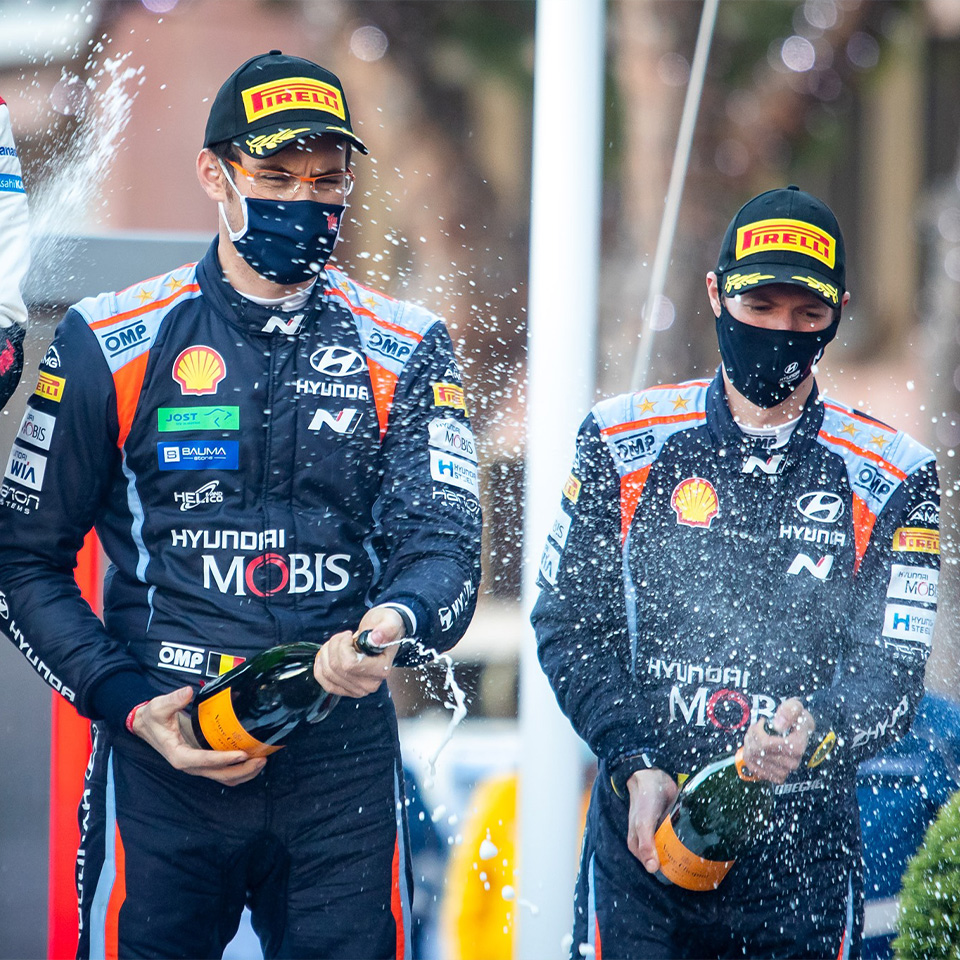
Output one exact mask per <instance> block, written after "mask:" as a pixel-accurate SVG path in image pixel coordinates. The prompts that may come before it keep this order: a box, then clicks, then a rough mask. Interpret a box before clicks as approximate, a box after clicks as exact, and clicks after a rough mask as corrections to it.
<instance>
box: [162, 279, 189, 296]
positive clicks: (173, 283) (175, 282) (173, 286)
mask: <svg viewBox="0 0 960 960" xmlns="http://www.w3.org/2000/svg"><path fill="white" fill-rule="evenodd" d="M185 283H186V280H180V279H178V278H177V277H171V278H170V279H169V280H168V281H167V283H166V286H168V287H169V288H170V292H171V293H176V292H177V291H178V290H179V289H180V288H181V287H182V286H183V285H184V284H185Z"/></svg>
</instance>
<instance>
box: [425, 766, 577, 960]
mask: <svg viewBox="0 0 960 960" xmlns="http://www.w3.org/2000/svg"><path fill="white" fill-rule="evenodd" d="M516 819H517V778H516V775H515V774H513V773H509V774H503V775H501V776H497V777H494V778H492V779H490V780H487V781H485V782H484V783H481V784H480V785H479V786H478V787H477V788H476V790H475V791H474V793H473V796H472V797H471V804H470V812H469V814H468V815H467V817H466V818H465V820H464V823H463V834H462V836H463V842H462V843H460V844H458V845H456V846H454V848H453V851H452V853H451V855H450V862H449V864H448V867H447V885H446V890H445V892H444V897H443V903H442V906H441V910H440V936H441V942H442V943H443V956H445V957H448V958H449V960H512V958H513V922H514V917H515V916H516V911H517V905H516V900H515V899H514V897H515V893H514V891H515V890H516V878H517V862H516V826H515V825H516ZM571 883H572V878H571ZM571 889H572V886H571ZM505 892H506V894H507V896H508V897H509V899H504V893H505Z"/></svg>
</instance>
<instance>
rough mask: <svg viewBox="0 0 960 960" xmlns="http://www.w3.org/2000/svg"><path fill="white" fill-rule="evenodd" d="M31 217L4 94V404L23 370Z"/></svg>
mask: <svg viewBox="0 0 960 960" xmlns="http://www.w3.org/2000/svg"><path fill="white" fill-rule="evenodd" d="M27 217H28V214H27V197H26V194H25V193H24V191H23V178H22V176H21V173H20V160H19V158H18V157H17V148H16V145H15V144H14V142H13V132H12V130H11V129H10V111H9V110H8V108H7V105H6V103H5V102H4V100H3V97H0V407H3V406H4V405H5V404H6V402H7V401H8V400H9V399H10V397H11V396H13V391H14V390H16V389H17V384H18V383H19V382H20V374H21V373H22V372H23V334H24V330H25V329H26V323H27V308H26V306H25V305H24V302H23V295H22V293H21V292H20V287H21V285H22V284H23V278H24V277H25V276H26V275H27V268H28V267H29V266H30V238H29V230H28V219H27Z"/></svg>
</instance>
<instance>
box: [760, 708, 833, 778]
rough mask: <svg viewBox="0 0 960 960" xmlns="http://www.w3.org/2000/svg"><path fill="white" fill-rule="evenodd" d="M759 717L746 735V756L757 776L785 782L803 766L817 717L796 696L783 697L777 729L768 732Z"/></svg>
mask: <svg viewBox="0 0 960 960" xmlns="http://www.w3.org/2000/svg"><path fill="white" fill-rule="evenodd" d="M765 723H766V721H765V720H759V721H758V722H757V723H754V724H752V725H751V727H750V729H749V730H747V735H746V736H745V737H744V738H743V760H744V764H745V766H746V767H747V769H748V770H749V771H750V773H751V775H752V776H754V777H755V778H756V779H758V780H769V781H771V782H773V783H783V782H784V781H785V780H786V779H787V777H789V776H790V774H791V773H793V771H794V770H796V769H797V767H798V766H800V760H801V758H802V757H803V754H804V752H805V751H806V749H807V743H808V741H809V740H810V736H811V735H812V733H813V731H814V729H815V728H816V721H815V720H814V719H813V716H812V715H811V713H810V712H809V711H808V710H806V709H805V708H804V706H803V704H802V703H801V702H800V701H799V700H798V699H797V698H796V697H791V698H790V699H789V700H784V701H783V703H781V704H780V706H779V707H778V708H777V712H776V713H775V714H774V716H773V722H772V726H773V729H774V731H776V732H775V733H768V732H767V729H766V727H765Z"/></svg>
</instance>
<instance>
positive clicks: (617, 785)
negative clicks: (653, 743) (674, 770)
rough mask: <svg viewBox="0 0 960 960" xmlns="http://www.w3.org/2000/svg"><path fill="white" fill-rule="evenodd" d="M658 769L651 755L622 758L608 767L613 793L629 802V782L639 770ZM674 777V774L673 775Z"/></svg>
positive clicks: (634, 754)
mask: <svg viewBox="0 0 960 960" xmlns="http://www.w3.org/2000/svg"><path fill="white" fill-rule="evenodd" d="M654 769H657V764H656V762H655V758H653V757H652V756H651V755H650V754H649V753H633V754H630V755H629V756H626V757H621V758H620V759H619V760H616V761H614V762H613V763H610V764H608V765H607V773H608V775H609V777H610V786H611V787H613V792H614V793H615V794H616V795H617V796H618V797H619V798H620V799H621V800H629V799H630V794H629V791H628V790H627V781H628V780H629V779H630V778H631V777H632V776H633V775H634V774H635V773H636V772H637V771H638V770H654ZM671 776H672V774H671Z"/></svg>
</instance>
